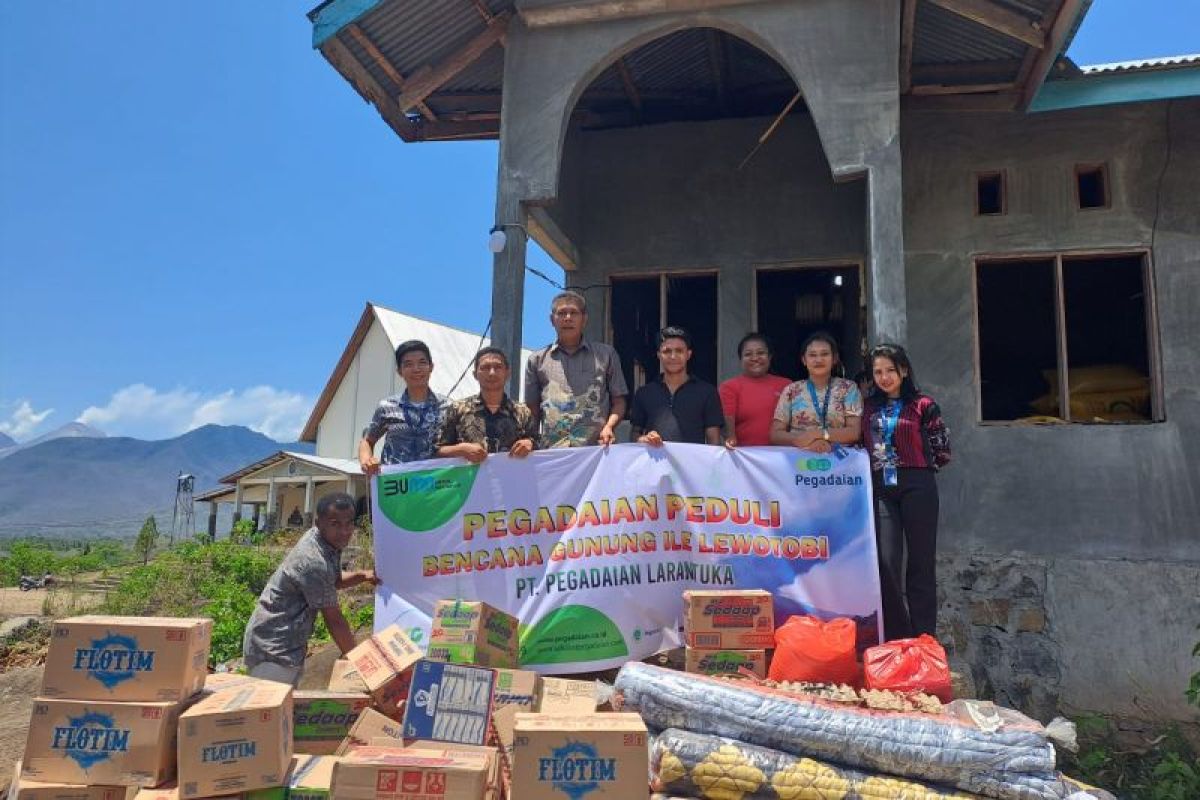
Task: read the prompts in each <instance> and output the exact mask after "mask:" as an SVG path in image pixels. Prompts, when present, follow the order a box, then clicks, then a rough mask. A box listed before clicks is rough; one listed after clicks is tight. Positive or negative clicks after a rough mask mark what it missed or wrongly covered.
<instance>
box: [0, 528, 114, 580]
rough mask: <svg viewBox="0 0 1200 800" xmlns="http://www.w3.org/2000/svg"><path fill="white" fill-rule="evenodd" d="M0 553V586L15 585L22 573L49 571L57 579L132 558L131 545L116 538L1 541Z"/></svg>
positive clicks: (31, 573) (108, 566)
mask: <svg viewBox="0 0 1200 800" xmlns="http://www.w3.org/2000/svg"><path fill="white" fill-rule="evenodd" d="M0 555H3V558H0V586H16V585H17V582H18V581H19V580H20V578H21V576H22V575H34V576H37V577H41V576H42V575H44V574H46V573H47V572H49V573H50V574H52V575H54V576H55V577H56V578H62V577H67V578H74V577H75V576H77V575H79V574H81V573H84V572H100V571H103V570H106V569H111V568H113V567H118V566H121V565H123V564H128V563H129V562H130V561H132V560H133V554H132V553H131V552H130V551H129V549H128V547H127V546H126V545H125V544H124V543H122V542H121V541H119V540H116V539H101V540H99V541H95V542H82V541H73V540H53V539H12V540H9V541H7V542H4V543H2V544H0Z"/></svg>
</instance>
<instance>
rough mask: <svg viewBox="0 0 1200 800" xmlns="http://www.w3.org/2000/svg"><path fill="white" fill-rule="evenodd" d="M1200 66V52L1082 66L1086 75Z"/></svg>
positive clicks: (1081, 70)
mask: <svg viewBox="0 0 1200 800" xmlns="http://www.w3.org/2000/svg"><path fill="white" fill-rule="evenodd" d="M1198 66H1200V53H1192V54H1191V55H1185V56H1163V57H1161V58H1139V59H1137V60H1135V61H1115V62H1113V63H1111V64H1090V65H1088V66H1081V67H1080V68H1079V71H1080V72H1082V73H1083V74H1084V75H1103V74H1106V73H1115V72H1149V71H1152V70H1160V69H1178V68H1180V67H1198Z"/></svg>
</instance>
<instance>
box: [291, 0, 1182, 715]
mask: <svg viewBox="0 0 1200 800" xmlns="http://www.w3.org/2000/svg"><path fill="white" fill-rule="evenodd" d="M1088 5H1089V4H1088V2H1086V0H622V1H621V2H616V1H615V0H587V1H586V2H584V1H583V0H515V2H513V0H330V1H329V2H326V3H325V4H323V5H321V6H320V7H318V8H316V9H315V10H314V11H313V12H311V14H310V17H311V19H312V22H313V25H314V43H315V46H316V47H317V48H318V49H319V50H320V51H321V53H322V54H323V55H324V56H325V57H326V58H327V59H328V61H329V62H330V63H331V64H332V65H333V66H334V67H335V68H336V69H337V70H338V71H339V72H340V73H341V74H342V75H343V76H344V77H345V78H346V79H347V80H348V81H349V82H350V83H351V84H352V85H353V86H354V88H355V89H356V90H357V91H358V92H359V93H360V94H361V95H362V96H363V97H364V98H365V99H366V100H368V101H369V102H370V103H372V104H373V105H374V106H375V108H376V109H377V110H378V112H379V114H380V115H381V116H382V117H383V119H384V120H385V121H386V123H387V124H388V125H390V126H391V127H392V129H393V130H394V131H395V132H396V133H397V134H398V135H399V136H400V137H401V138H402V139H403V140H405V141H406V142H432V141H452V140H461V139H478V138H488V139H495V138H498V139H499V142H500V148H499V173H498V174H499V181H498V187H497V199H496V220H495V221H496V225H497V226H498V227H500V228H501V229H502V230H503V231H504V232H505V234H506V239H507V241H506V246H505V247H504V249H503V250H502V252H500V253H499V254H498V255H497V256H496V257H495V264H494V282H493V286H492V324H493V331H494V336H495V341H496V343H497V344H499V345H501V346H503V347H504V348H505V349H506V350H507V351H508V352H509V353H510V354H511V356H512V357H513V358H515V357H516V354H517V353H518V352H519V350H520V347H521V344H522V343H521V342H520V330H521V318H522V313H523V298H522V285H523V279H524V275H525V251H526V242H527V236H531V237H533V238H534V239H536V241H537V242H538V243H539V244H540V245H541V246H542V248H543V249H544V250H546V251H547V252H548V253H549V254H550V255H551V256H552V257H553V258H554V259H555V260H556V261H557V262H558V263H559V264H561V265H562V266H563V268H564V270H565V271H566V272H565V274H566V277H567V282H568V283H569V284H570V285H572V286H577V287H584V291H585V292H586V294H587V296H588V300H589V303H590V305H591V314H590V320H589V324H590V325H591V330H590V335H591V336H593V337H596V338H599V339H602V340H605V341H608V342H610V343H612V344H613V345H614V346H615V347H616V348H617V349H618V350H619V352H620V353H621V356H622V359H623V362H624V367H625V369H626V372H627V378H628V380H629V382H630V385H631V386H636V385H640V384H641V383H644V382H645V381H647V380H650V379H653V378H654V377H655V375H656V373H657V362H656V361H655V358H654V355H653V349H654V348H653V338H652V337H653V333H654V332H655V331H656V330H657V329H658V328H659V327H660V326H661V325H662V324H664V323H668V322H669V323H673V324H681V325H684V326H685V327H687V328H689V329H690V330H691V331H692V332H693V333H694V334H695V335H696V337H697V341H698V344H697V348H696V356H695V359H694V364H693V366H694V371H695V372H696V373H697V374H699V375H700V376H701V377H703V378H706V379H708V380H710V381H714V382H716V381H718V380H721V379H724V378H727V377H730V376H732V375H733V374H735V373H736V371H737V356H736V352H735V344H736V342H737V341H738V339H739V338H740V337H741V336H742V335H743V334H744V333H745V332H747V331H750V330H760V331H763V332H765V333H767V334H769V335H771V336H772V337H773V339H774V340H775V341H776V349H777V354H776V362H775V363H776V367H777V371H780V372H782V373H784V374H791V375H793V376H794V377H799V375H798V370H799V365H798V363H797V361H798V359H797V352H796V351H797V349H798V343H799V341H800V340H801V339H802V338H803V337H804V336H805V335H806V334H807V333H809V332H811V331H813V330H816V329H819V328H824V329H828V330H831V331H833V332H834V333H835V334H836V335H837V336H838V337H839V338H840V341H841V343H842V349H843V352H844V354H845V358H844V361H845V363H846V367H847V369H848V370H849V372H850V373H851V374H852V373H853V372H854V371H856V370H857V369H859V368H860V367H861V366H862V360H863V353H864V352H865V348H866V347H867V346H868V344H873V343H876V342H879V341H882V340H895V341H900V342H902V343H904V344H906V345H907V346H908V348H909V350H910V352H911V354H912V355H913V359H914V363H915V365H916V369H917V374H918V377H919V379H920V382H921V383H922V385H923V387H924V388H925V389H927V390H928V391H929V392H930V393H932V394H933V395H934V396H936V397H937V398H938V399H939V401H940V403H941V405H942V408H943V411H944V413H945V414H946V416H947V418H948V421H949V423H950V424H951V426H952V432H953V438H954V443H955V450H956V457H955V463H954V464H953V465H952V466H951V467H950V468H949V469H947V470H946V471H945V472H944V473H943V475H942V478H941V485H942V504H943V505H942V509H943V510H942V526H941V527H942V532H941V552H942V554H943V560H942V565H941V576H940V585H941V587H942V592H943V594H944V598H943V615H942V619H943V623H942V624H943V626H944V627H943V630H942V631H941V633H942V636H941V638H942V640H943V642H944V643H945V644H946V645H947V646H948V648H949V649H950V650H951V653H952V656H953V657H955V658H957V659H962V660H963V661H965V662H967V663H969V664H970V665H971V672H972V674H973V676H974V678H975V682H976V685H977V690H978V692H979V693H980V694H981V695H984V696H988V695H991V696H995V697H996V698H997V699H999V700H1002V701H1004V702H1006V703H1009V704H1012V705H1015V706H1018V707H1021V708H1024V709H1026V710H1028V711H1031V712H1032V713H1034V714H1035V715H1037V716H1040V717H1043V718H1045V717H1047V716H1048V715H1049V714H1050V713H1052V712H1053V711H1054V710H1055V709H1058V708H1063V709H1066V710H1068V711H1078V710H1089V711H1098V712H1103V713H1109V714H1114V715H1118V716H1121V717H1126V718H1140V719H1152V720H1180V721H1192V722H1194V721H1195V720H1196V716H1195V714H1194V712H1192V711H1189V709H1188V707H1187V706H1186V704H1185V702H1184V699H1183V690H1184V688H1185V685H1186V682H1187V676H1188V675H1189V674H1190V673H1191V672H1192V671H1194V669H1195V665H1194V663H1193V662H1192V659H1191V656H1190V650H1191V647H1192V644H1193V643H1194V641H1195V640H1196V638H1197V636H1198V635H1200V634H1198V632H1197V630H1196V623H1197V621H1198V620H1200V588H1198V587H1200V523H1198V522H1197V520H1198V519H1200V478H1198V477H1197V476H1198V475H1200V469H1198V468H1197V464H1200V379H1198V378H1197V377H1196V375H1197V373H1196V370H1195V369H1194V366H1193V364H1192V359H1193V358H1195V357H1196V354H1197V343H1198V342H1200V316H1198V315H1197V314H1196V311H1195V309H1196V308H1197V304H1198V301H1200V291H1198V289H1200V200H1198V199H1197V198H1198V197H1200V99H1198V98H1200V57H1192V58H1187V57H1184V58H1180V59H1165V60H1156V61H1146V62H1137V63H1130V64H1120V65H1106V66H1103V67H1095V68H1088V67H1082V68H1081V67H1079V66H1077V65H1075V64H1072V63H1071V62H1070V61H1069V60H1068V59H1066V58H1065V57H1064V56H1063V53H1064V52H1065V50H1066V47H1067V45H1068V44H1069V42H1070V40H1071V37H1072V36H1073V35H1074V32H1075V30H1076V29H1077V28H1078V26H1079V24H1080V22H1081V20H1082V19H1083V16H1084V14H1085V13H1086V10H1087V6H1088Z"/></svg>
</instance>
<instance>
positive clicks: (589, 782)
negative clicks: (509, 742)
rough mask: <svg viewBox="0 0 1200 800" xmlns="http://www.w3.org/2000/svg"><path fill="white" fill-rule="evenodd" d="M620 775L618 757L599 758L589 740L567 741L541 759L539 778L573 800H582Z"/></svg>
mask: <svg viewBox="0 0 1200 800" xmlns="http://www.w3.org/2000/svg"><path fill="white" fill-rule="evenodd" d="M616 779H617V760H616V759H615V758H600V757H599V756H598V755H597V753H596V748H595V747H593V746H592V745H590V744H588V743H586V742H567V743H566V744H564V745H563V746H562V747H558V748H555V749H554V750H551V751H550V758H541V759H538V782H539V783H549V784H550V785H551V786H553V787H554V788H555V789H557V790H558V791H560V792H562V793H563V794H565V795H566V796H567V797H569V798H570V799H571V800H581V798H583V797H586V796H587V795H588V794H590V793H591V792H594V791H596V790H597V789H599V788H600V785H601V784H602V783H612V782H613V781H615V780H616Z"/></svg>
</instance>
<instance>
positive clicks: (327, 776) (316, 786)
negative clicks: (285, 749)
mask: <svg viewBox="0 0 1200 800" xmlns="http://www.w3.org/2000/svg"><path fill="white" fill-rule="evenodd" d="M337 762H338V759H337V758H335V757H334V756H314V755H308V754H301V755H296V756H292V763H291V766H290V767H289V768H288V773H287V776H286V777H285V779H284V785H283V786H277V787H272V788H270V789H255V790H254V791H251V792H245V793H244V794H242V795H241V798H242V800H329V786H330V783H331V782H332V780H333V767H334V765H335V764H337Z"/></svg>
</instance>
